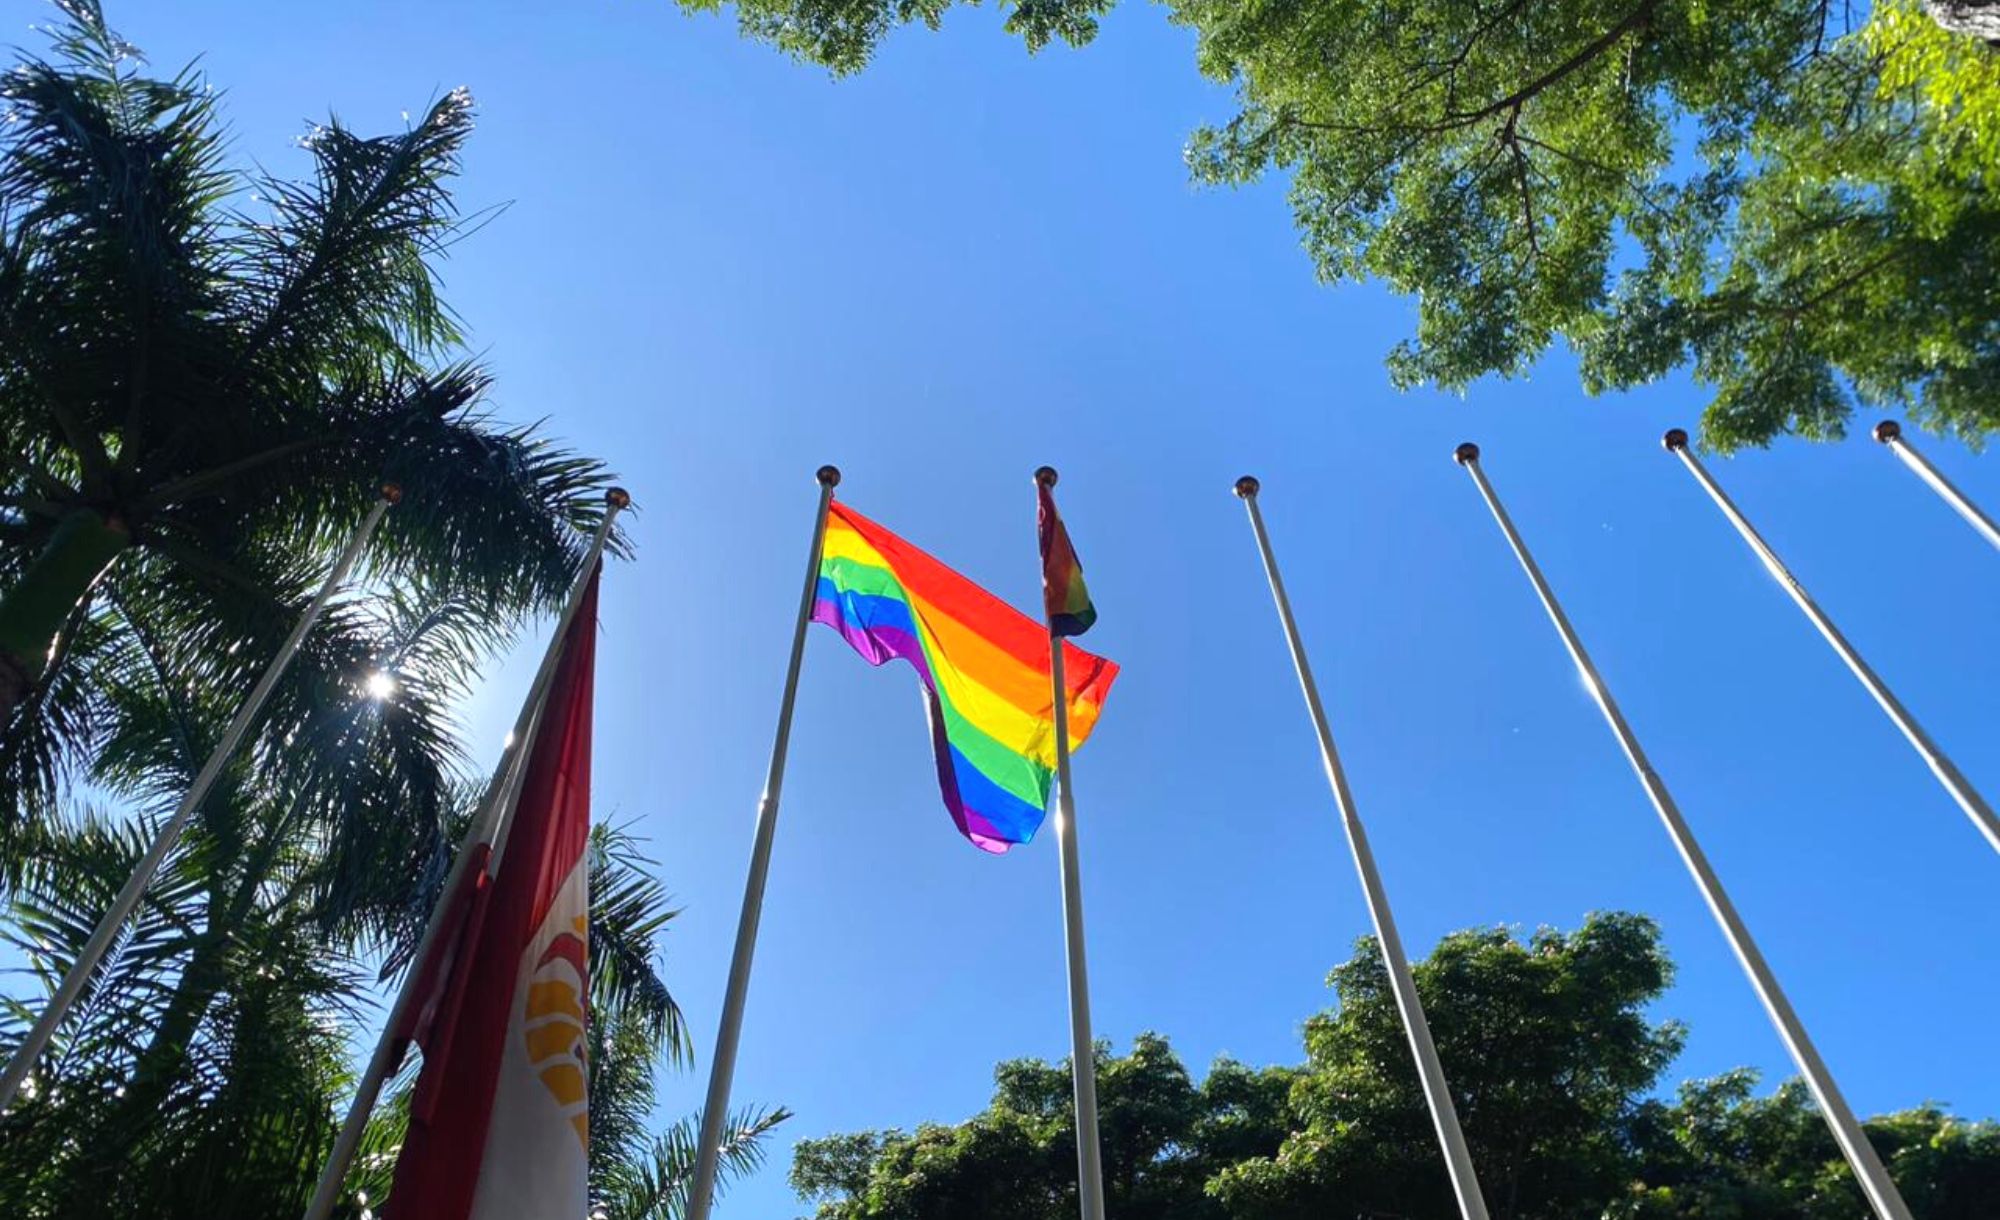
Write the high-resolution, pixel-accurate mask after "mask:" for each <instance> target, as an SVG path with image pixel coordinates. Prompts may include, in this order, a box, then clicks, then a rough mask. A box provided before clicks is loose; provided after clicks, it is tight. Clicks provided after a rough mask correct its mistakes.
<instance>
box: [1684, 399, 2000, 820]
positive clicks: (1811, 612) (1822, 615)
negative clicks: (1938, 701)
mask: <svg viewBox="0 0 2000 1220" xmlns="http://www.w3.org/2000/svg"><path fill="white" fill-rule="evenodd" d="M1661 443H1662V444H1663V445H1665V446H1666V448H1667V451H1668V452H1669V453H1672V454H1674V455H1675V456H1676V457H1678V458H1680V460H1681V464H1682V465H1683V466H1686V467H1687V469H1688V473H1689V474H1691V475H1693V476H1694V479H1695V482H1697V483H1699V484H1701V486H1702V490H1704V491H1706V492H1708V497H1709V499H1711V500H1714V501H1715V506H1716V507H1717V508H1719V509H1721V510H1722V515H1723V516H1725V517H1727V518H1728V519H1729V523H1730V524H1731V525H1733V526H1735V527H1736V532H1737V533H1739V534H1741V535H1743V541H1745V542H1747V543H1749V544H1750V549H1751V550H1752V551H1755V552H1756V554H1757V558H1759V559H1761V560H1763V561H1764V567H1765V568H1766V569H1768V570H1769V571H1770V573H1771V575H1772V576H1773V577H1775V578H1777V581H1778V583H1779V584H1780V585H1781V586H1783V587H1784V590H1785V592H1786V593H1788V594H1790V595H1791V599H1792V601H1793V602H1795V603H1797V605H1798V607H1799V609H1800V611H1802V612H1803V613H1804V614H1805V616H1806V618H1807V619H1809V620H1811V622H1812V625H1813V626H1814V627H1817V628H1818V629H1819V633H1820V635H1822V636H1824V637H1825V638H1826V642H1827V643H1828V644H1829V645H1831V646H1832V648H1833V651H1834V652H1835V653H1836V654H1838V655H1839V657H1840V659H1841V660H1842V661H1845V662H1846V663H1847V668H1848V669H1849V670H1850V671H1851V672H1852V673H1853V674H1854V676H1855V677H1856V678H1859V679H1860V680H1861V685H1863V686H1865V687H1867V688H1868V693H1869V694H1871V695H1873V696H1874V697H1875V702H1876V703H1877V704H1880V705H1881V708H1882V710H1883V711H1884V712H1887V713H1888V715H1889V719H1890V720H1892V721H1894V722H1895V724H1896V727H1897V728H1899V729H1901V730H1902V731H1903V736H1904V737H1906V738H1908V739H1909V742H1910V744H1911V745H1912V746H1915V747H1916V750H1917V753H1918V754H1919V755H1921V756H1922V758H1923V760H1924V762H1925V764H1926V765H1928V766H1929V767H1930V769H1931V773H1932V774H1933V775H1935V776H1937V778H1938V782H1939V783H1941V784H1943V785H1944V787H1945V791H1947V792H1949V793H1951V797H1952V799H1953V800H1955V801H1957V802H1958V807H1959V808H1960V809H1963V810H1965V816H1967V817H1969V818H1971V819H1972V823H1973V825H1975V826H1977V827H1978V828H1979V832H1980V833H1981V834H1983V835H1985V836H1986V842H1987V843H1988V844H1990V845H1991V846H1992V848H1993V850H1995V851H2000V814H1995V813H1994V812H1993V806H1991V805H1989V804H1987V803H1986V798H1985V797H1983V796H1981V795H1979V792H1978V790H1977V789H1975V788H1973V786H1972V781H1971V780H1969V779H1967V778H1965V775H1964V773H1963V772H1961V771H1960V770H1959V769H1958V766H1957V765H1956V764H1955V763H1953V762H1952V761H1951V759H1950V758H1949V757H1948V756H1946V754H1945V752H1944V751H1943V750H1941V749H1939V748H1938V744H1937V743H1936V742H1934V741H1932V740H1931V738H1930V734H1928V733H1926V732H1924V728H1923V726H1922V725H1920V724H1918V723H1917V718H1916V717H1915V716H1912V715H1911V714H1910V709H1908V708H1906V707H1904V706H1903V704H1902V701H1901V700H1899V699H1897V698H1896V696H1895V694H1894V692H1892V691H1891V690H1890V689H1889V686H1888V684H1887V683H1885V682H1883V681H1882V679H1881V678H1880V677H1878V676H1877V675H1876V673H1875V671H1874V670H1872V669H1870V668H1869V667H1868V662H1866V661H1864V660H1862V659H1861V654H1860V653H1859V652H1856V651H1855V650H1854V645H1852V644H1850V643H1848V642H1847V637H1846V636H1844V635H1842V634H1840V628H1838V627H1835V626H1834V625H1833V620H1832V619H1830V618H1828V617H1827V616H1826V611H1824V610H1821V609H1820V608H1819V605H1818V604H1817V603H1816V602H1814V601H1813V599H1812V597H1811V596H1810V595H1808V594H1807V593H1806V590H1805V586H1804V585H1801V584H1800V583H1799V581H1798V578H1797V577H1795V576H1793V575H1792V574H1791V572H1790V571H1789V570H1787V569H1786V567H1785V564H1784V561H1783V560H1781V559H1779V558H1778V553H1777V552H1776V551H1774V550H1772V549H1771V546H1770V544H1769V543H1767V542H1765V541H1764V539H1763V536H1762V535H1760V534H1759V533H1758V532H1757V530H1756V527H1754V526H1752V525H1751V524H1750V521H1749V519H1748V518H1747V517H1745V516H1744V515H1743V513H1742V512H1741V510H1739V509H1738V508H1737V507H1736V504H1735V502H1734V501H1732V500H1731V499H1730V498H1729V497H1728V495H1726V494H1724V492H1723V490H1722V488H1721V486H1720V485H1718V484H1717V483H1716V481H1715V480H1714V478H1712V477H1711V476H1710V475H1709V473H1708V471H1707V470H1706V469H1705V468H1703V466H1702V464H1701V463H1700V462H1699V461H1697V460H1695V456H1694V452H1693V450H1691V449H1689V448H1688V435H1687V433H1686V432H1683V431H1682V430H1681V429H1679V428H1671V429H1668V431H1667V434H1666V436H1664V437H1663V438H1661Z"/></svg>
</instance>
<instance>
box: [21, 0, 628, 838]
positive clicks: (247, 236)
mask: <svg viewBox="0 0 2000 1220" xmlns="http://www.w3.org/2000/svg"><path fill="white" fill-rule="evenodd" d="M57 3H58V5H59V7H60V8H61V9H62V12H63V14H64V20H63V22H62V23H61V24H60V25H59V26H58V28H57V29H56V31H55V33H54V56H53V59H52V60H45V59H41V58H36V57H33V56H24V57H23V59H22V61H21V63H20V64H19V65H18V66H17V67H16V68H15V69H14V70H13V71H12V72H10V73H7V74H5V75H4V76H3V77H0V110H5V111H6V112H8V119H9V121H8V122H7V123H5V124H4V125H0V335H4V336H5V340H4V342H0V721H4V735H0V860H4V859H6V858H9V857H12V856H15V855H17V852H15V851H13V850H10V849H8V848H7V846H6V844H5V842H4V838H5V837H6V836H10V835H15V834H19V833H21V832H22V831H23V828H24V827H25V826H27V825H28V824H29V823H31V822H33V821H34V820H35V819H36V818H37V817H40V816H42V815H44V814H46V813H48V812H49V811H50V810H51V809H52V808H53V806H54V802H55V800H56V798H57V795H58V793H59V791H60V790H61V788H62V786H63V782H64V781H65V780H66V779H68V778H71V777H73V776H74V775H76V774H79V773H85V774H87V773H88V768H87V766H86V764H84V763H83V762H81V761H80V760H83V759H88V758H90V757H92V756H94V755H96V754H97V753H99V752H100V751H101V750H102V749H103V747H104V741H103V739H102V737H101V735H100V734H101V725H100V722H101V721H102V720H103V719H104V718H105V716H106V714H107V713H106V711H105V708H104V704H103V699H104V695H103V692H102V690H101V687H100V685H99V683H98V682H97V681H95V680H93V679H91V678H90V677H89V676H88V675H90V674H92V673H93V672H94V670H95V668H96V667H98V666H99V665H104V664H113V665H115V664H116V657H117V655H118V654H120V653H121V652H123V651H129V650H132V649H134V648H135V647H139V646H140V645H138V644H137V643H136V637H137V635H138V634H139V633H140V631H141V630H143V629H150V630H151V631H153V632H154V633H156V634H158V635H159V636H162V637H169V636H180V635H185V634H190V633H195V634H199V635H201V636H202V638H203V639H204V641H205V643H206V645H207V646H208V647H210V648H214V649H219V650H222V651H223V652H224V653H225V654H227V655H228V656H230V657H232V658H236V657H240V658H244V659H245V660H247V661H255V662H257V664H248V665H245V666H244V667H243V668H244V670H245V671H246V672H250V673H254V672H255V671H256V669H257V668H258V667H259V665H260V664H261V661H262V659H263V658H266V657H268V656H270V655H271V653H272V652H273V651H274V649H275V646H276V642H277V640H278V639H279V638H280V637H281V636H282V635H283V634H284V632H285V631H286V629H287V628H288V627H289V625H290V623H291V622H292V621H293V619H294V618H295V617H296V613H297V607H298V604H299V602H300V601H301V599H302V594H303V593H304V591H305V590H308V589H310V588H311V587H312V586H313V584H314V583H315V580H316V577H317V576H318V575H319V574H320V573H322V572H324V570H325V568H326V567H327V565H328V564H329V562H330V560H331V558H332V555H333V554H334V553H335V552H336V551H337V550H338V549H339V548H340V547H341V545H342V544H343V543H344V541H345V540H346V538H347V537H348V536H349V535H350V534H351V532H352V531H353V529H354V528H355V526H356V525H357V523H358V522H359V521H360V519H361V517H362V516H363V515H364V514H365V512H366V511H367V509H368V507H369V506H370V504H371V503H372V502H373V500H374V499H375V497H376V495H377V488H378V487H379V486H380V484H381V483H382V482H383V481H384V480H389V481H394V482H396V483H399V484H400V485H401V486H402V487H403V489H404V492H405V495H404V498H403V500H402V502H401V504H400V505H399V506H398V507H397V508H396V509H395V510H394V511H393V512H391V513H390V514H389V516H388V518H387V520H386V522H385V524H384V526H383V528H382V530H381V532H380V533H379V534H378V535H377V538H376V542H375V544H374V545H373V547H372V548H371V551H370V554H369V557H368V569H367V571H366V572H365V573H364V575H365V576H366V577H367V578H369V579H371V580H374V581H377V582H396V583H399V584H402V585H404V586H407V587H411V588H421V590H422V593H423V595H424V597H425V598H427V599H429V600H431V601H433V602H435V603H438V604H446V603H449V604H452V605H454V606H458V607H462V608H463V609H464V610H465V611H466V612H467V613H470V614H472V615H474V616H476V617H479V618H481V619H483V620H485V621H488V622H502V621H508V620H511V619H514V618H517V617H518V616H520V615H522V614H524V613H527V612H530V611H534V610H538V609H546V608H548V607H550V606H552V605H553V604H554V603H555V602H556V601H557V600H558V599H559V598H560V597H561V596H562V594H563V592H564V591H565V590H566V589H567V588H568V586H569V583H570V579H571V577H572V575H573V573H574V570H575V567H576V564H577V562H578V560H579V557H580V553H581V550H582V538H583V537H584V536H585V534H584V531H587V530H588V529H589V528H590V527H592V526H594V525H595V523H596V521H597V519H598V514H599V513H600V512H601V511H602V490H603V488H604V486H605V485H606V484H607V482H608V478H607V475H606V472H605V471H604V470H603V468H602V467H601V466H600V465H599V464H598V463H596V462H594V461H590V460H587V459H583V458H580V457H577V456H575V455H573V454H571V453H568V452H566V451H564V450H562V449H560V448H557V447H555V446H553V445H552V444H550V443H549V442H548V441H547V440H545V439H543V438H542V437H540V436H539V435H538V434H537V432H536V431H535V430H533V429H530V428H508V427H502V426H500V425H498V424H496V423H495V422H494V421H493V420H492V419H491V418H490V417H489V416H488V415H487V414H485V412H484V410H483V408H482V407H481V403H482V399H483V395H484V393H485V390H486V386H487V379H486V377H485V375H484V374H483V373H482V372H481V371H480V370H479V369H478V368H477V367H476V366H474V365H472V364H470V363H467V362H465V361H464V360H463V359H462V358H460V356H459V353H460V352H461V350H462V348H461V335H460V333H459V329H458V327H457V325H456V323H455V321H454V319H453V316H452V314H451V312H450V310H449V309H448V308H447V307H446V306H445V304H444V303H443V302H442V301H441V300H440V299H439V296H438V293H437V283H436V279H435V272H434V265H435V263H436V261H437V260H438V258H440V257H441V256H442V255H443V254H444V252H445V251H446V249H447V247H448V246H449V245H450V244H451V242H452V240H453V239H454V238H455V237H456V236H458V235H459V234H461V233H462V232H463V231H464V221H463V219H462V218H461V217H460V215H459V214H458V212H457V210H456V209H455V207H454V204H453V202H452V199H451V196H450V194H449V192H448V189H447V188H448V185H449V182H450V179H451V178H452V176H453V175H454V174H455V172H456V170H457V165H458V156H459V150H460V148H461V146H462V144H463V143H464V141H465V139H466V137H467V135H468V133H469V132H470V130H471V123H472V103H471V99H470V98H469V97H468V96H467V95H466V94H465V93H464V92H462V91H457V92H452V93H450V94H447V95H445V96H444V97H443V98H441V99H439V100H438V101H437V102H436V103H435V104H434V105H433V106H431V107H430V108H429V110H428V111H426V112H425V113H424V114H423V115H422V117H421V118H420V119H419V120H418V121H417V122H415V123H414V124H413V125H411V127H410V128H409V130H407V131H404V132H402V133H399V134H396V135H391V136H385V137H380V138H362V137H359V136H356V135H355V134H353V133H351V132H349V131H348V130H347V129H345V128H344V127H342V126H341V125H339V124H338V123H337V122H329V123H327V124H325V125H323V126H318V127H315V128H313V129H312V130H311V132H310V133H309V134H308V136H307V137H306V139H305V141H304V143H305V145H306V147H307V148H308V149H309V150H310V152H311V155H312V158H313V162H314V173H313V175H312V177H311V178H310V179H308V180H306V181H303V182H288V181H283V180H280V179H276V178H273V177H271V176H269V175H265V174H262V173H250V172H246V171H242V170H239V169H236V168H233V167H232V166H230V165H229V164H228V162H227V158H226V155H225V149H224V146H223V141H222V133H221V126H220V119H219V116H218V114H217V110H216V101H215V96H214V94H213V93H212V92H211V91H210V90H209V89H208V88H207V85H206V83H205V81H204V80H203V79H202V78H201V77H200V76H199V75H198V74H195V73H193V72H192V71H184V72H182V73H180V74H178V75H175V76H172V77H169V78H165V79H160V78H154V77H149V76H146V75H143V74H142V71H141V68H142V60H141V59H140V57H139V55H138V53H137V52H136V51H135V50H134V49H133V48H131V47H130V46H128V45H127V44H126V43H124V42H123V41H122V40H120V39H119V38H118V37H117V35H116V34H114V33H113V32H112V31H111V30H110V29H109V28H108V27H107V26H106V24H105V22H104V19H103V15H102V13H101V12H100V10H99V7H98V3H97V0H57ZM142 600H143V601H145V602H147V603H149V605H150V606H151V608H152V609H153V610H155V611H156V612H157V614H158V615H159V617H158V618H157V619H155V620H154V621H152V622H150V623H149V624H146V626H145V628H142V627H141V626H140V625H138V624H135V623H134V622H133V621H132V620H131V619H130V618H129V617H128V616H127V615H126V614H125V613H123V612H122V610H121V609H120V607H121V606H124V605H127V604H130V603H134V602H137V601H142ZM241 689H242V688H241V687H239V688H237V690H238V692H239V697H240V691H241Z"/></svg>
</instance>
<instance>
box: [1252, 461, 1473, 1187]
mask: <svg viewBox="0 0 2000 1220" xmlns="http://www.w3.org/2000/svg"><path fill="white" fill-rule="evenodd" d="M1261 486H1262V485H1261V484H1260V483H1258V481H1257V480H1256V479H1254V478H1251V477H1250V476H1249V475H1245V476H1243V477H1242V478H1240V479H1238V480H1236V495H1237V496H1238V498H1240V499H1241V500H1242V501H1243V504H1244V507H1245V508H1247V509H1249V511H1250V528H1251V530H1252V532H1254V533H1255V534H1256V535H1257V552H1258V554H1260V555H1261V556H1263V559H1264V575H1265V577H1266V579H1268V580H1269V581H1270V584H1271V600H1273V601H1274V602H1276V603H1277V604H1278V622H1279V623H1280V624H1281V625H1282V626H1283V627H1284V629H1285V644H1286V646H1287V647H1289V648H1290V649H1291V652H1292V667H1293V668H1294V669H1296V670H1297V671H1298V675H1299V689H1300V690H1301V691H1302V692H1303V693H1304V694H1305V697H1306V712H1307V714H1308V715H1310V716H1311V717H1312V722H1313V732H1314V733H1315V734H1316V735H1318V737H1319V753H1320V760H1321V761H1322V762H1323V763H1325V764H1326V778H1327V782H1328V783H1329V784H1331V785H1332V786H1333V803H1334V807H1335V808H1336V809H1337V810H1338V811H1339V813H1340V823H1341V826H1342V827H1343V828H1344V829H1345V830H1346V831H1347V846H1348V848H1349V850H1350V851H1351V852H1352V853H1353V855H1354V871H1355V872H1356V873H1359V874H1360V876H1361V892H1362V895H1363V896H1364V897H1365V898H1366V899H1367V901H1368V916H1369V918H1370V919H1371V920H1373V921H1374V923H1375V939H1376V942H1377V943H1378V944H1379V945H1380V946H1381V947H1382V964H1383V965H1384V966H1385V967H1387V969H1388V971H1389V983H1390V987H1391V989H1392V990H1393V991H1394V992H1395V996H1396V1010H1397V1011H1398V1012H1399V1013H1401V1014H1402V1018H1403V1030H1404V1032H1405V1033H1407V1034H1408V1035H1409V1038H1410V1054H1411V1056H1412V1057H1413V1058H1415V1059H1416V1061H1417V1077H1418V1079H1419V1080H1420V1081H1421V1082H1422V1083H1423V1088H1424V1100H1425V1102H1426V1103H1427V1104H1428V1105H1429V1107H1430V1112H1431V1122H1432V1123H1433V1125H1435V1126H1436V1128H1437V1136H1438V1145H1439V1147H1440V1148H1441V1149H1442V1150H1443V1152H1444V1161H1445V1169H1446V1170H1447V1171H1448V1172H1449V1174H1450V1175H1451V1188H1452V1191H1453V1193H1455V1194H1456V1195H1457V1196H1458V1211H1459V1215H1461V1216H1463V1217H1464V1220H1486V1215H1487V1213H1486V1199H1485V1196H1484V1195H1482V1194H1481V1193H1480V1190H1479V1176H1478V1174H1477V1173H1476V1172H1475V1171H1474V1170H1473V1166H1472V1151H1471V1149H1469V1148H1468V1147H1467V1146H1466V1143H1465V1132H1464V1131H1463V1130H1462V1129H1461V1128H1460V1127H1459V1125H1458V1108H1457V1107H1456V1106H1455V1105H1453V1104H1452V1100H1451V1089H1450V1087H1449V1086H1448V1085H1447V1084H1446V1082H1445V1076H1444V1064H1443V1062H1442V1061H1441V1060H1439V1058H1438V1053H1437V1045H1436V1043H1434V1042H1433V1041H1432V1040H1431V1027H1430V1022H1429V1021H1427V1020H1426V1019H1425V1018H1424V1006H1423V1002H1422V1001H1421V1000H1419V999H1418V998H1417V982H1416V979H1415V977H1414V976H1412V975H1411V973H1410V961H1409V958H1408V956H1407V955H1405V954H1404V952H1403V938H1402V937H1401V936H1400V935H1398V933H1397V931H1396V919H1395V916H1394V915H1392V914H1391V913H1390V911H1389V895H1388V892H1387V891H1386V890H1384V889H1383V888H1382V877H1381V874H1380V873H1378V872H1377V871H1376V868H1375V853H1374V852H1373V851H1372V850H1371V849H1370V848H1369V846H1368V833H1367V831H1366V830H1364V829H1363V828H1362V825H1361V815H1360V814H1359V813H1357V812H1356V811H1355V808H1354V793H1353V792H1352V791H1350V790H1349V789H1348V786H1347V772H1346V770H1345V769H1344V768H1342V766H1341V765H1340V754H1339V752H1338V751H1336V750H1335V749H1334V745H1333V730H1332V729H1331V728H1330V727H1328V725H1327V722H1326V708H1325V707H1324V706H1323V705H1322V704H1321V703H1320V698H1319V685H1318V684H1317V683H1316V682H1314V681H1313V674H1312V664H1311V662H1309V661H1307V660H1306V650H1305V645H1304V644H1303V643H1301V642H1300V640H1299V625H1298V622H1297V620H1295V619H1294V618H1293V617H1292V602H1291V599H1290V598H1289V597H1287V596H1286V595H1285V582H1284V578H1283V577H1281V576H1279V575H1278V557H1277V555H1276V554H1274V553H1273V552H1272V550H1271V537H1270V535H1269V534H1268V533H1266V532H1265V529H1264V514H1263V513H1262V512H1261V511H1259V510H1258V507H1257V492H1258V491H1259V489H1260V488H1261Z"/></svg>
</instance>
